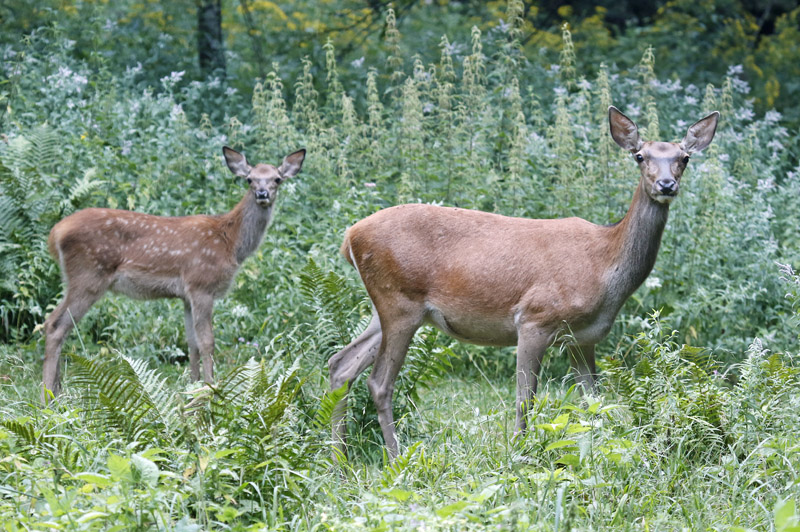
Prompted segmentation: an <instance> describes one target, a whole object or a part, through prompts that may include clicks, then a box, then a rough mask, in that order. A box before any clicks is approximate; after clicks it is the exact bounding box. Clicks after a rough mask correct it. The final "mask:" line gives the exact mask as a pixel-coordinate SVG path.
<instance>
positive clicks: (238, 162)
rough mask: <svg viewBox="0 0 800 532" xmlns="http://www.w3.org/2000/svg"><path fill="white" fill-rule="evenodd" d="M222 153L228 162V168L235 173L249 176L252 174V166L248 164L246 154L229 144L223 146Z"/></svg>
mask: <svg viewBox="0 0 800 532" xmlns="http://www.w3.org/2000/svg"><path fill="white" fill-rule="evenodd" d="M222 154H223V155H224V156H225V162H226V163H227V164H228V168H230V170H231V172H233V174H234V175H237V176H239V177H247V176H248V175H250V170H252V168H251V167H250V165H249V164H247V160H246V159H245V158H244V155H242V154H241V153H239V152H238V151H236V150H234V149H232V148H229V147H227V146H224V147H223V148H222Z"/></svg>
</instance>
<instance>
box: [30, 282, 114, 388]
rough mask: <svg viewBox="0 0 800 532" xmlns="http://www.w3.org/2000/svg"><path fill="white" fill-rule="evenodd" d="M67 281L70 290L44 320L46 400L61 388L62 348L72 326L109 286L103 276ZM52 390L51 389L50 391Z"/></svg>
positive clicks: (43, 382) (43, 376)
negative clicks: (60, 362)
mask: <svg viewBox="0 0 800 532" xmlns="http://www.w3.org/2000/svg"><path fill="white" fill-rule="evenodd" d="M81 281H82V282H80V283H70V284H68V285H67V294H66V296H64V299H63V301H61V303H59V304H58V306H57V307H56V308H55V310H53V312H52V313H51V314H50V316H49V317H48V318H47V320H45V322H44V334H45V347H44V366H43V367H42V400H43V401H44V402H45V403H47V401H48V398H49V392H52V394H53V396H56V395H58V394H59V392H60V391H61V366H60V364H59V359H60V358H61V348H62V346H63V345H64V340H66V338H67V335H68V334H69V332H70V331H71V330H72V328H73V327H74V326H75V325H76V324H77V323H78V322H79V321H80V320H81V318H83V317H84V316H85V315H86V313H87V312H88V311H89V309H90V308H91V307H92V305H94V304H95V303H96V302H97V301H98V300H99V299H100V298H101V297H103V294H105V292H106V290H107V289H108V282H103V281H102V280H101V279H99V278H98V279H89V280H88V281H86V280H84V279H82V280H81ZM48 390H49V392H48Z"/></svg>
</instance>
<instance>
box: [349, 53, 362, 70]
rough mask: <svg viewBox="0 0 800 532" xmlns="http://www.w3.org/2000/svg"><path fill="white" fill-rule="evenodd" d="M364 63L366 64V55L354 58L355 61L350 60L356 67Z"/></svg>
mask: <svg viewBox="0 0 800 532" xmlns="http://www.w3.org/2000/svg"><path fill="white" fill-rule="evenodd" d="M363 64H364V56H363V55H362V56H361V57H359V58H358V59H354V60H353V61H350V65H352V66H353V67H354V68H361V65H363Z"/></svg>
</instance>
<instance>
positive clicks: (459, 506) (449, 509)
mask: <svg viewBox="0 0 800 532" xmlns="http://www.w3.org/2000/svg"><path fill="white" fill-rule="evenodd" d="M469 505H470V503H469V502H467V501H458V502H454V503H453V504H448V505H447V506H445V507H444V508H440V509H438V510H436V515H438V516H439V517H443V518H444V517H450V516H451V515H453V514H454V513H456V512H460V511H461V510H463V509H464V508H467V507H468V506H469Z"/></svg>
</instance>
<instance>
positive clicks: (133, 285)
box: [111, 272, 184, 299]
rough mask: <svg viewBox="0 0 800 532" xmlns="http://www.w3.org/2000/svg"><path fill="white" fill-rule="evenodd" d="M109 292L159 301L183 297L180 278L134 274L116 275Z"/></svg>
mask: <svg viewBox="0 0 800 532" xmlns="http://www.w3.org/2000/svg"><path fill="white" fill-rule="evenodd" d="M111 290H112V291H113V292H117V293H119V294H125V295H126V296H128V297H132V298H134V299H160V298H169V297H183V295H184V290H183V283H182V282H181V280H180V278H177V277H173V276H157V275H152V274H148V275H144V274H137V273H135V272H124V273H117V275H115V276H114V282H113V283H112V284H111Z"/></svg>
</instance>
